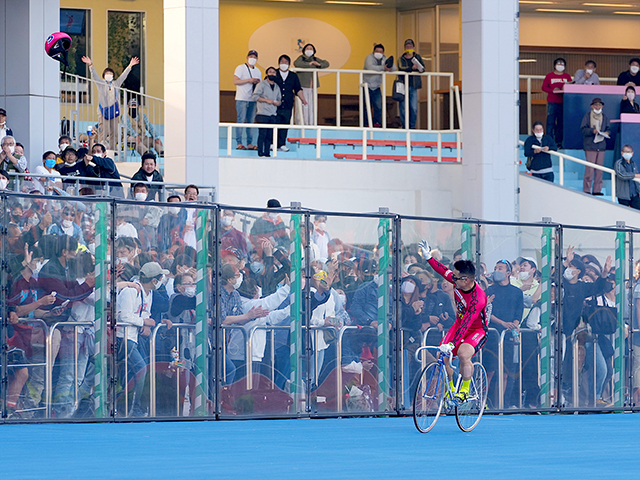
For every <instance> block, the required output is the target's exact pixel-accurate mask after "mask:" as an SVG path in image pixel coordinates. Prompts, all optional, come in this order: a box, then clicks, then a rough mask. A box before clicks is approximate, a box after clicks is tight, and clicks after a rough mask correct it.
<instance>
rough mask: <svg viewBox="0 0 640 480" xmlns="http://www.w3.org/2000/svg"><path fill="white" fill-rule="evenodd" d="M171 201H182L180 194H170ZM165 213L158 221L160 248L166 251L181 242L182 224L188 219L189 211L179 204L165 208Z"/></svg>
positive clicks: (169, 200)
mask: <svg viewBox="0 0 640 480" xmlns="http://www.w3.org/2000/svg"><path fill="white" fill-rule="evenodd" d="M167 201H168V202H169V203H180V202H181V201H182V200H181V199H180V197H179V196H178V195H172V196H170V197H169V198H168V199H167ZM164 212H165V213H164V215H162V217H161V218H160V223H158V249H159V250H160V251H162V252H166V251H167V250H169V248H170V247H171V246H172V245H175V244H178V243H180V239H181V238H182V226H183V225H184V224H185V222H186V220H187V211H186V210H185V209H183V208H180V206H178V205H172V206H170V207H165V208H164Z"/></svg>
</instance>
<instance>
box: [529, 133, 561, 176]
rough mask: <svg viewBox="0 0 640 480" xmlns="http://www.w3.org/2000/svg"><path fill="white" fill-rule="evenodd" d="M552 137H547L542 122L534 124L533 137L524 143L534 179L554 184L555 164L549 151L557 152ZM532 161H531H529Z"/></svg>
mask: <svg viewBox="0 0 640 480" xmlns="http://www.w3.org/2000/svg"><path fill="white" fill-rule="evenodd" d="M557 149H558V147H557V145H556V142H555V141H554V140H553V137H551V135H545V133H544V126H543V125H542V122H535V123H534V124H533V135H531V136H530V137H529V138H527V140H526V141H525V142H524V156H525V157H527V159H528V160H527V169H528V170H529V171H530V172H531V174H532V175H533V176H534V177H538V178H541V179H542V180H547V181H549V182H553V180H554V175H553V163H552V161H551V155H550V154H549V150H557ZM529 159H530V161H529Z"/></svg>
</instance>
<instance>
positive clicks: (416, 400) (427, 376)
mask: <svg viewBox="0 0 640 480" xmlns="http://www.w3.org/2000/svg"><path fill="white" fill-rule="evenodd" d="M445 375H446V374H445V371H444V365H443V364H442V363H440V362H433V363H430V364H429V365H427V366H426V367H425V368H424V370H422V373H421V374H420V380H419V381H418V385H417V386H416V392H415V395H414V396H413V421H414V423H415V424H416V428H417V429H418V431H420V432H422V433H427V432H428V431H429V430H431V429H432V428H433V426H434V425H435V424H436V422H437V421H438V417H439V416H440V412H441V411H442V403H443V399H444V394H445V388H446V385H445Z"/></svg>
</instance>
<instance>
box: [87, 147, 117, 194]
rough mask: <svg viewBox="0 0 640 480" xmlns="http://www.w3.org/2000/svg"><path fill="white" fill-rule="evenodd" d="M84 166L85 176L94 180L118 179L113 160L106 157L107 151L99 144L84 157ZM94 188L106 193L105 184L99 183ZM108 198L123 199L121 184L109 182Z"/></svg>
mask: <svg viewBox="0 0 640 480" xmlns="http://www.w3.org/2000/svg"><path fill="white" fill-rule="evenodd" d="M84 160H85V164H86V165H87V174H88V175H89V176H90V177H96V178H113V179H116V180H119V179H120V172H118V167H116V164H115V162H114V161H113V159H111V158H109V157H107V150H106V148H105V147H104V145H102V144H101V143H96V144H94V145H93V147H91V155H88V154H87V155H86V156H85V158H84ZM96 188H98V189H102V190H104V191H105V193H106V191H107V184H106V182H105V183H101V184H100V185H96ZM109 196H111V197H118V198H124V190H123V189H122V183H120V182H109Z"/></svg>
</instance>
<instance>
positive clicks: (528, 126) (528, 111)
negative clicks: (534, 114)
mask: <svg viewBox="0 0 640 480" xmlns="http://www.w3.org/2000/svg"><path fill="white" fill-rule="evenodd" d="M532 129H533V124H532V122H531V78H527V134H528V133H529V132H531V130H532Z"/></svg>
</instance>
